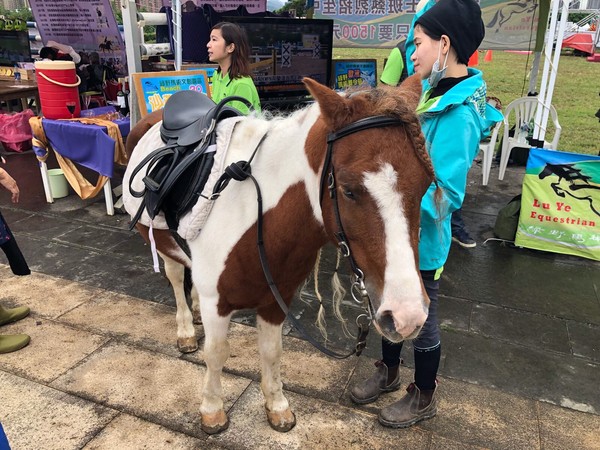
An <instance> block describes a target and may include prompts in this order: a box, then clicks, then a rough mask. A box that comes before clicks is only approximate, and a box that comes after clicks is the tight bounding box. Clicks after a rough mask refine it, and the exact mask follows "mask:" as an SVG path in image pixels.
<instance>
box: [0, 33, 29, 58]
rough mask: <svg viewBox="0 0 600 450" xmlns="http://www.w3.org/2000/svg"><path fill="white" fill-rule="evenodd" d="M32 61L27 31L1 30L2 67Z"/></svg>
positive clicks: (0, 53) (0, 52) (0, 55)
mask: <svg viewBox="0 0 600 450" xmlns="http://www.w3.org/2000/svg"><path fill="white" fill-rule="evenodd" d="M29 61H31V48H30V47H29V34H28V33H27V31H14V30H11V31H7V30H0V66H14V65H15V64H17V63H20V62H29Z"/></svg>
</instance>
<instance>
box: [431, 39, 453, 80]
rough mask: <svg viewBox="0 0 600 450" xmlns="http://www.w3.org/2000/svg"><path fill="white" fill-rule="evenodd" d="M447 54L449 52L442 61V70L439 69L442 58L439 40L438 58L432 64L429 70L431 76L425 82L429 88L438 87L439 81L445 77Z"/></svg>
mask: <svg viewBox="0 0 600 450" xmlns="http://www.w3.org/2000/svg"><path fill="white" fill-rule="evenodd" d="M449 53H450V52H448V53H446V59H444V67H442V69H440V57H441V56H442V41H441V40H440V46H439V49H438V57H437V59H436V60H435V62H434V63H433V67H432V68H431V74H430V75H429V77H428V78H427V82H428V83H429V86H431V87H432V88H434V87H436V86H437V85H438V83H439V82H440V80H441V79H442V78H444V77H445V76H446V69H447V68H448V66H447V65H446V63H447V62H448V54H449Z"/></svg>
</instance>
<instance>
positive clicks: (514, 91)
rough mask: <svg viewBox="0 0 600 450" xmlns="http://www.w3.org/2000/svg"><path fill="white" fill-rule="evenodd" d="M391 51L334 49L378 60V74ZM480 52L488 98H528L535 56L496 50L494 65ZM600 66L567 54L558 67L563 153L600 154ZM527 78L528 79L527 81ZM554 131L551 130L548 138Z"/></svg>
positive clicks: (338, 53) (337, 54)
mask: <svg viewBox="0 0 600 450" xmlns="http://www.w3.org/2000/svg"><path fill="white" fill-rule="evenodd" d="M388 54H389V50H381V49H353V48H334V50H333V58H334V59H342V58H343V59H346V58H349V59H353V58H356V59H360V58H371V59H377V74H378V75H381V71H382V70H383V61H384V59H385V58H386V57H387V55H388ZM483 56H484V53H480V56H479V67H478V69H480V70H482V71H483V74H484V78H485V80H486V82H487V86H488V95H491V96H494V97H498V98H499V99H500V101H501V102H502V105H503V106H504V107H506V106H508V104H509V103H510V102H511V101H512V100H514V99H516V98H518V97H522V96H524V95H527V91H528V89H529V78H528V74H529V68H530V67H531V64H532V62H533V55H531V56H529V60H528V55H522V54H517V53H509V52H502V51H494V52H493V58H492V61H491V62H485V61H483ZM543 67H544V58H543V57H542V60H541V62H540V71H539V75H538V86H537V89H536V90H537V91H538V92H539V85H540V82H541V78H542V70H543ZM599 74H600V63H592V62H588V61H587V60H586V58H584V57H580V56H573V55H571V54H570V53H567V52H565V51H563V54H562V55H561V57H560V62H559V65H558V76H557V78H556V83H555V87H554V95H553V98H552V104H553V105H554V107H555V108H556V110H557V112H558V121H559V122H560V125H561V126H562V133H561V136H560V141H559V150H563V151H568V152H573V153H587V154H592V155H597V154H598V152H599V151H600V139H599V136H600V123H599V122H598V119H597V118H596V117H594V114H595V113H596V111H597V110H598V108H600V97H599V96H598V93H599V91H600V84H599V83H598V76H599ZM525 78H526V79H525ZM553 133H554V130H552V129H551V127H549V129H548V132H547V134H546V137H547V138H548V139H550V138H551V137H552V135H553Z"/></svg>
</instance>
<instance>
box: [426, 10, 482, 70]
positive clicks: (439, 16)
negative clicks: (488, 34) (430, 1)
mask: <svg viewBox="0 0 600 450" xmlns="http://www.w3.org/2000/svg"><path fill="white" fill-rule="evenodd" d="M417 24H418V25H421V26H422V27H423V28H425V29H427V31H429V32H430V33H432V34H435V35H437V36H441V35H442V34H445V35H446V36H448V37H449V38H450V45H451V46H452V48H453V49H454V51H455V52H456V54H457V56H458V62H459V63H461V64H467V63H468V61H469V58H470V57H471V55H472V54H473V53H474V52H475V50H477V48H479V44H481V41H483V37H484V36H485V28H484V26H483V20H481V8H480V7H479V5H478V4H477V2H476V1H475V0H439V1H438V2H437V3H436V4H435V5H434V6H432V7H431V9H429V10H428V11H426V12H425V13H424V14H423V15H422V16H421V17H419V19H418V20H417V21H416V22H415V25H417Z"/></svg>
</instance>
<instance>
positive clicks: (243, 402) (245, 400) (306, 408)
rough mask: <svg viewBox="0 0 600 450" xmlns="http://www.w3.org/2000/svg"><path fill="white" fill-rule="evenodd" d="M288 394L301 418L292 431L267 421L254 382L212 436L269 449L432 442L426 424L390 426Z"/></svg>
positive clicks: (368, 416)
mask: <svg viewBox="0 0 600 450" xmlns="http://www.w3.org/2000/svg"><path fill="white" fill-rule="evenodd" d="M286 395H287V396H288V399H289V401H290V406H291V408H292V410H293V411H294V413H295V415H296V420H297V424H296V426H295V427H294V428H293V429H292V430H291V431H288V432H287V433H278V432H277V431H274V430H272V429H271V428H270V427H269V425H268V423H267V418H266V415H265V412H264V401H263V398H262V393H261V392H260V387H259V386H258V385H257V384H256V383H252V385H251V386H250V387H249V388H248V389H247V390H246V391H245V392H244V393H243V395H242V396H241V397H240V399H239V400H238V401H237V402H236V403H235V405H234V407H233V408H232V410H231V411H230V413H229V416H230V420H231V425H230V426H229V429H228V430H227V431H225V432H223V433H221V434H219V435H215V436H211V437H210V438H209V439H208V441H209V442H216V443H218V444H221V445H224V446H227V447H230V448H252V449H265V450H267V449H286V450H288V449H307V448H314V449H317V448H319V449H320V448H323V449H340V450H342V449H343V450H345V449H365V448H373V449H386V448H398V446H399V445H402V446H403V447H404V448H410V449H415V450H417V449H426V448H427V446H428V442H429V439H430V436H429V433H427V432H424V431H423V430H422V429H419V428H416V427H413V428H411V429H408V430H394V429H387V428H384V427H382V426H381V425H379V423H378V422H377V418H376V416H374V415H371V414H366V413H362V412H357V411H356V410H353V409H350V408H345V407H342V406H340V405H338V404H335V403H328V402H325V401H323V400H320V399H315V398H310V397H304V396H302V395H299V394H294V393H289V394H286Z"/></svg>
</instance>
